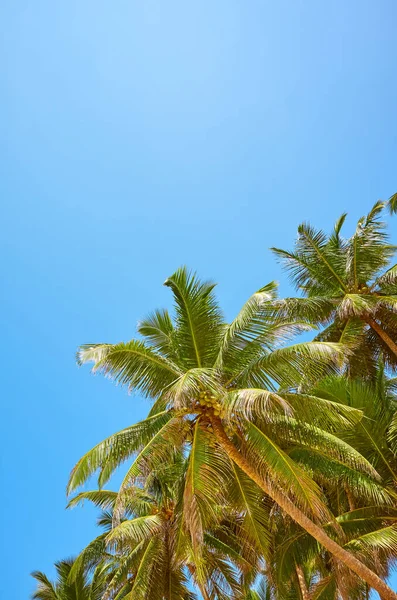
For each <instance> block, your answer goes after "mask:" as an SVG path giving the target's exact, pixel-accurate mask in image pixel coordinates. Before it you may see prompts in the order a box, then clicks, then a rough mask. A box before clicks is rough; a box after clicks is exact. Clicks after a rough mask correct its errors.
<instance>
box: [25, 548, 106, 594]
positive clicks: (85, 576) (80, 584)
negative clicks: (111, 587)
mask: <svg viewBox="0 0 397 600" xmlns="http://www.w3.org/2000/svg"><path fill="white" fill-rule="evenodd" d="M73 565H74V559H73V558H70V559H67V560H61V561H59V562H56V563H55V570H56V573H57V580H56V581H55V582H51V581H50V580H49V579H48V577H47V576H46V575H45V573H42V572H41V571H34V572H33V573H32V577H34V579H36V581H37V588H36V590H35V591H34V592H33V594H32V599H33V600H102V595H103V593H104V590H105V587H106V572H105V571H104V569H103V567H102V565H100V564H99V565H98V567H97V569H95V570H94V572H93V573H91V574H90V571H84V570H81V571H79V573H78V574H77V576H76V577H75V578H74V580H73V581H70V578H69V576H70V573H71V571H72V568H73Z"/></svg>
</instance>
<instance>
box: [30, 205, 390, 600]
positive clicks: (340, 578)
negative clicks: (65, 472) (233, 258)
mask: <svg viewBox="0 0 397 600" xmlns="http://www.w3.org/2000/svg"><path fill="white" fill-rule="evenodd" d="M395 203H396V202H395V200H394V197H393V198H392V199H391V200H390V202H389V208H390V209H391V211H392V212H393V210H394V204H395ZM384 209H385V204H384V203H380V202H379V203H377V204H376V205H375V206H374V208H373V209H372V210H371V212H370V213H369V214H368V215H367V216H366V217H364V218H362V219H360V221H359V222H358V225H357V228H356V230H355V232H354V234H353V235H352V236H351V237H350V238H348V239H346V238H344V237H343V236H342V234H341V228H342V225H343V222H344V219H345V216H343V217H342V218H341V219H339V221H338V222H337V224H336V226H335V229H334V231H333V232H332V234H331V235H329V236H327V235H325V234H324V233H323V232H321V231H315V230H314V229H313V228H312V227H311V226H309V225H301V226H300V227H299V230H298V238H297V241H296V244H295V248H294V250H293V251H291V252H287V251H285V250H279V249H274V252H275V253H276V255H277V256H278V257H279V258H280V259H281V260H282V262H283V263H284V264H285V266H286V268H287V270H288V271H289V273H290V275H291V277H292V280H293V282H294V283H295V285H296V287H297V289H298V290H299V291H300V292H301V296H300V297H298V298H286V299H279V298H278V296H277V286H276V284H274V283H270V284H268V285H266V286H265V287H263V288H261V289H260V290H259V291H258V292H256V293H255V294H254V295H253V296H251V298H249V300H248V301H247V302H246V303H245V304H244V306H243V307H242V309H241V311H240V312H239V314H238V315H237V317H236V318H235V319H234V321H232V322H231V323H230V324H226V323H225V320H224V317H223V315H222V312H221V310H220V307H219V305H218V303H217V301H216V298H215V295H214V285H213V284H212V283H207V282H203V281H200V280H199V279H198V278H197V277H196V275H194V274H191V273H189V272H188V271H187V270H186V269H184V268H182V269H179V270H178V271H177V272H176V273H175V274H174V275H173V276H172V277H170V278H169V279H167V281H166V282H165V285H166V286H168V287H169V288H170V290H171V292H172V294H173V298H174V314H173V316H170V314H169V313H168V311H166V310H160V311H156V312H154V313H153V314H151V315H150V316H149V317H148V318H147V319H145V320H144V321H142V322H141V323H140V324H139V327H138V332H139V334H140V338H139V339H137V340H132V341H130V342H127V343H119V344H94V345H85V346H82V347H81V348H80V350H79V353H78V360H79V362H80V364H84V363H87V362H93V363H94V367H93V368H94V371H96V372H101V373H103V374H105V375H107V376H109V377H111V378H112V379H113V380H114V381H116V382H117V383H120V384H122V385H126V386H128V388H129V390H130V391H136V392H139V393H140V394H142V395H144V396H146V397H148V398H150V399H151V400H152V401H153V404H152V407H151V410H150V412H149V414H148V416H147V418H146V419H145V420H143V421H141V422H139V423H136V424H133V425H131V426H129V427H127V428H126V429H124V430H122V431H120V432H118V433H116V434H114V435H112V436H110V437H109V438H107V439H106V440H104V441H103V442H101V443H99V444H98V445H97V446H96V447H95V448H93V449H92V450H90V451H89V452H88V453H87V454H86V455H85V456H84V457H83V458H81V460H80V461H79V462H78V463H77V465H76V466H75V467H74V469H73V471H72V473H71V477H70V481H69V484H68V492H69V493H72V492H73V491H75V490H76V489H77V488H79V487H80V486H82V485H83V484H85V483H86V482H87V481H88V480H89V478H90V477H91V476H92V475H93V474H94V473H96V472H97V473H98V489H96V490H94V491H83V492H80V493H78V494H77V495H76V496H74V497H73V498H72V499H71V500H70V503H69V505H70V506H74V505H76V504H80V503H82V502H83V501H90V502H92V503H94V505H95V506H97V507H98V509H100V511H101V514H100V517H99V525H100V526H101V528H102V530H103V531H102V533H101V534H100V535H99V536H98V537H97V538H96V539H95V540H93V541H92V542H91V543H90V544H89V545H88V546H87V547H86V548H85V549H84V550H83V551H82V552H81V554H80V555H79V556H78V557H77V558H76V559H75V560H74V561H64V562H60V563H57V565H56V568H57V571H58V581H57V582H56V583H51V582H50V581H49V580H48V579H47V577H46V576H45V575H44V574H43V573H34V577H35V578H36V579H37V580H38V586H37V590H36V592H35V594H34V598H37V599H41V600H72V599H74V600H97V599H98V600H99V599H102V600H121V599H123V598H124V599H126V600H144V599H146V600H193V599H195V598H199V597H202V598H204V599H205V600H210V599H211V600H226V599H233V600H260V599H263V600H294V599H295V600H299V599H301V600H338V599H342V600H347V599H350V600H365V599H367V598H369V597H370V594H371V590H376V591H378V593H379V594H380V596H381V598H382V599H383V600H390V599H394V600H395V599H396V598H397V594H396V593H394V592H393V591H392V590H391V589H390V587H389V586H388V585H387V583H386V581H387V578H388V576H389V574H390V572H391V570H392V569H393V566H394V564H395V562H396V559H397V495H396V494H397V394H396V390H397V379H394V378H393V374H394V371H395V370H396V369H397V266H396V265H395V266H392V265H391V260H392V258H393V255H394V252H395V250H396V247H395V246H392V245H391V244H390V242H389V239H388V236H387V233H386V227H385V224H384V223H383V222H382V221H381V218H382V214H383V211H384ZM313 330H315V337H314V339H313V340H312V341H307V342H299V343H294V344H292V345H291V344H290V340H291V338H292V337H293V336H296V335H297V334H300V333H302V332H308V331H309V332H310V331H313ZM123 463H127V465H126V469H125V476H124V479H123V481H122V483H121V485H120V487H119V489H118V491H109V490H107V489H104V487H105V486H106V484H107V482H108V481H109V479H110V477H111V476H112V474H113V473H114V471H115V470H116V469H117V468H118V467H119V466H120V465H121V464H123Z"/></svg>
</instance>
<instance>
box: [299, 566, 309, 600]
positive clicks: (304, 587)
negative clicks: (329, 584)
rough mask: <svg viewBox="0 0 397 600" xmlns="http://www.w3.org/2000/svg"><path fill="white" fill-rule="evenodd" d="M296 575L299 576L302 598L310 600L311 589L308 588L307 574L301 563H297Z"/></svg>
mask: <svg viewBox="0 0 397 600" xmlns="http://www.w3.org/2000/svg"><path fill="white" fill-rule="evenodd" d="M295 571H296V576H297V578H298V583H299V589H300V593H301V596H302V600H310V595H309V590H308V589H307V585H306V580H305V575H304V573H303V569H302V567H301V566H300V565H295Z"/></svg>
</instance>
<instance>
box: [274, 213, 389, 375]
mask: <svg viewBox="0 0 397 600" xmlns="http://www.w3.org/2000/svg"><path fill="white" fill-rule="evenodd" d="M384 207H385V203H382V202H377V203H376V204H375V206H374V207H373V208H372V210H371V211H370V213H369V214H368V215H367V216H366V217H363V218H361V219H360V220H359V221H358V223H357V227H356V231H355V232H354V234H353V235H352V236H351V237H350V238H349V239H344V238H342V236H341V229H342V225H343V223H344V221H345V218H346V214H344V215H342V216H341V217H340V219H339V220H338V221H337V223H336V225H335V229H334V231H333V233H332V234H331V235H330V236H327V235H325V234H324V233H323V232H322V231H316V230H315V229H314V228H313V227H311V226H310V225H308V224H305V223H304V224H302V225H300V226H299V228H298V239H297V241H296V244H295V248H294V250H293V251H291V252H290V251H286V250H281V249H279V248H273V249H272V250H273V252H274V253H275V254H276V256H277V257H278V258H279V259H280V260H281V262H282V264H283V265H284V266H285V268H286V269H287V271H288V272H289V274H290V276H291V279H292V281H293V282H294V284H295V286H296V288H297V289H298V290H299V291H301V292H302V293H303V294H304V296H305V297H304V298H287V299H285V300H281V301H278V302H277V303H276V304H277V310H278V312H279V313H280V314H284V315H288V316H289V317H290V318H297V317H299V318H303V319H307V320H308V321H309V322H311V323H316V324H323V325H325V326H326V328H325V330H324V331H322V332H321V333H320V335H319V336H318V337H317V339H318V340H328V341H341V342H343V343H344V344H345V345H349V346H350V349H351V353H350V355H349V356H347V364H348V367H349V372H350V373H351V374H355V375H360V376H365V377H368V376H372V375H373V373H374V371H375V370H376V364H377V360H378V358H379V355H382V356H383V359H384V361H385V363H386V365H387V366H388V367H389V368H392V369H395V368H396V367H397V344H396V340H397V310H396V308H397V287H396V286H397V266H396V265H393V266H391V265H390V261H391V259H392V257H393V255H394V253H395V250H396V247H395V246H392V245H391V244H390V243H389V240H388V236H387V233H386V230H385V224H384V223H383V222H381V221H380V216H381V212H382V211H383V209H384Z"/></svg>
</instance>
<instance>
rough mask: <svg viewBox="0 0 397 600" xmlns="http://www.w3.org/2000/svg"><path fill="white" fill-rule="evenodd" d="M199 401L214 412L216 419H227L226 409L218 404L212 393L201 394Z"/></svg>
mask: <svg viewBox="0 0 397 600" xmlns="http://www.w3.org/2000/svg"><path fill="white" fill-rule="evenodd" d="M198 401H199V404H200V405H201V406H204V407H206V408H207V409H210V410H211V411H213V413H214V415H215V416H216V417H221V419H223V418H224V417H225V409H224V408H223V406H222V404H221V403H220V402H218V400H217V398H216V396H214V395H212V394H211V393H210V392H207V391H202V392H200V394H199V398H198Z"/></svg>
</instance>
